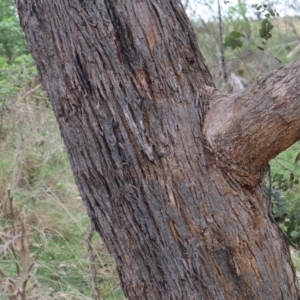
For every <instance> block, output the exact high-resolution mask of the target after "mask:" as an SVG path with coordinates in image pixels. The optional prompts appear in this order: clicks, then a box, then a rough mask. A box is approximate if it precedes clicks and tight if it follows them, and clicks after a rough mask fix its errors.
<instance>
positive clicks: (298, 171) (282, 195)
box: [271, 143, 300, 244]
mask: <svg viewBox="0 0 300 300" xmlns="http://www.w3.org/2000/svg"><path fill="white" fill-rule="evenodd" d="M298 148H299V143H296V144H295V145H293V146H292V147H291V148H289V149H288V150H286V151H284V152H283V153H281V154H280V155H279V156H278V157H277V158H276V159H275V160H273V161H272V166H271V169H272V201H273V214H274V217H275V219H276V220H277V221H278V222H279V223H280V224H281V226H282V228H283V230H284V231H285V232H286V233H287V235H288V236H289V238H290V239H291V240H292V241H293V242H294V243H296V244H300V187H299V178H300V176H299V175H300V165H299V157H300V153H299V149H298Z"/></svg>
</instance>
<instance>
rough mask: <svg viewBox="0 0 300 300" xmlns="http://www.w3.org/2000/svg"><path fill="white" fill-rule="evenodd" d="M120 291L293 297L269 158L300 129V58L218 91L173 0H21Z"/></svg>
mask: <svg viewBox="0 0 300 300" xmlns="http://www.w3.org/2000/svg"><path fill="white" fill-rule="evenodd" d="M17 7H18V11H19V15H20V20H21V25H22V27H23V29H24V31H25V33H26V37H27V40H28V42H29V46H30V50H31V52H32V54H33V56H34V59H35V61H36V64H37V68H38V72H39V75H40V77H41V81H42V83H43V85H44V87H45V89H46V91H47V93H48V95H49V98H50V100H51V102H52V105H53V109H54V112H55V115H56V118H57V121H58V123H59V126H60V130H61V134H62V137H63V139H64V142H65V144H66V147H67V150H68V153H69V157H70V161H71V166H72V169H73V172H74V175H75V178H76V182H77V185H78V187H79V189H80V192H81V195H82V198H83V200H84V202H85V204H86V208H87V212H88V214H89V216H90V218H91V220H92V222H93V224H94V225H95V228H96V230H97V231H98V232H99V234H100V235H101V237H102V238H103V240H104V242H105V244H106V245H107V247H108V249H109V251H110V253H111V254H112V255H113V256H114V258H115V260H116V263H117V269H118V272H119V275H120V278H121V282H122V287H123V289H124V292H125V295H126V296H127V297H128V298H129V299H155V300H156V299H205V300H208V299H214V300H215V299H216V300H222V299H228V300H229V299H230V300H232V299H238V300H241V299H263V300H266V299H270V300H271V299H272V300H275V299H289V300H290V299H300V298H299V292H298V287H297V279H296V276H295V270H294V268H293V265H292V262H291V258H290V253H289V249H288V246H287V245H286V241H285V239H284V237H283V235H282V233H281V231H280V230H279V229H278V226H277V225H276V223H275V222H274V221H273V219H272V218H271V217H270V203H269V200H268V198H267V196H266V195H265V192H264V189H263V185H262V177H263V173H264V170H265V168H266V165H267V163H268V161H269V160H270V159H271V158H273V157H274V156H275V155H276V154H278V153H279V152H280V151H282V150H284V149H285V148H287V147H289V146H290V145H291V144H293V143H294V142H295V141H296V140H298V139H299V138H300V118H299V114H300V101H299V100H298V99H297V98H298V96H299V91H300V86H299V85H300V79H299V74H300V72H299V63H294V64H292V65H289V66H286V67H283V68H281V69H279V70H276V71H275V72H273V74H270V75H269V76H267V77H266V78H264V79H261V80H259V81H258V82H257V83H255V84H254V85H252V86H251V87H249V88H248V89H246V90H245V91H243V92H241V93H239V94H236V95H233V96H226V95H221V94H219V93H218V91H217V90H216V89H215V87H214V84H213V82H212V78H211V75H210V73H209V71H208V69H207V67H206V65H205V62H204V60H203V58H202V56H201V54H200V52H199V50H198V46H197V41H196V37H195V35H194V33H193V30H192V28H191V25H190V23H189V21H188V19H187V17H186V15H185V13H184V10H183V8H182V5H181V4H180V2H179V1H177V0H143V1H131V0H94V1H91V0H81V1H80V0H72V1H67V0H61V1H52V0H48V1H47V0H44V1H41V0H26V1H25V0H18V1H17Z"/></svg>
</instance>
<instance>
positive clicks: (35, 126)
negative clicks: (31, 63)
mask: <svg viewBox="0 0 300 300" xmlns="http://www.w3.org/2000/svg"><path fill="white" fill-rule="evenodd" d="M27 84H28V83H26V86H25V87H24V90H23V89H21V90H20V91H18V93H16V94H14V95H13V96H11V97H9V98H7V99H6V101H5V105H6V110H5V112H4V114H3V115H4V118H3V122H2V128H1V129H2V130H1V132H2V135H1V144H0V187H1V189H0V207H1V214H0V245H1V244H2V245H3V244H5V243H6V242H7V241H8V240H9V238H8V237H7V235H8V234H9V232H10V231H11V229H12V225H11V218H10V213H11V212H10V208H9V201H8V193H9V192H10V195H11V196H13V208H14V209H13V212H14V226H15V227H16V228H17V229H18V228H20V226H19V220H18V218H19V217H20V216H25V224H26V236H27V240H28V243H29V246H30V253H31V261H34V260H35V259H36V264H37V266H38V267H37V270H36V273H35V277H36V280H37V282H38V284H39V286H40V290H41V292H42V294H43V296H44V297H45V298H46V299H93V289H92V285H91V274H90V271H89V266H90V264H91V262H90V261H89V259H88V251H87V243H86V236H87V233H88V231H89V228H90V221H89V218H88V216H87V214H86V211H85V208H84V205H83V203H82V200H81V198H80V195H79V193H78V190H77V187H76V185H75V183H74V178H73V175H72V172H71V169H70V165H69V161H68V157H67V154H66V152H65V148H64V145H63V143H62V140H61V137H60V134H59V132H58V128H57V124H56V120H55V118H54V116H53V113H52V111H51V108H50V107H49V103H48V101H47V100H46V97H45V95H44V94H43V92H41V90H40V88H37V89H36V90H34V91H33V92H32V93H31V94H30V97H22V95H24V94H26V93H28V86H27ZM30 89H32V87H30ZM92 246H93V249H94V253H95V254H96V260H95V262H94V264H95V265H96V267H97V284H98V288H99V289H100V292H101V295H102V297H103V298H104V299H117V300H119V299H120V300H121V299H125V297H124V296H123V293H122V290H121V288H120V284H119V278H118V276H117V273H116V270H115V264H114V261H113V259H112V258H111V256H110V255H109V254H108V252H107V250H106V248H105V246H104V245H103V243H102V241H101V239H100V238H99V236H98V235H97V234H96V233H95V234H94V237H93V240H92ZM15 252H16V257H14V256H13V254H12V252H11V251H7V252H6V253H5V255H2V256H1V258H0V270H1V271H3V272H4V273H5V275H6V276H7V277H9V278H11V279H14V280H15V279H16V278H17V277H18V276H17V268H16V264H19V265H21V259H20V252H19V251H18V250H16V251H15ZM0 294H1V291H0ZM1 299H2V298H1Z"/></svg>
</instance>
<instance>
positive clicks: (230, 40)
mask: <svg viewBox="0 0 300 300" xmlns="http://www.w3.org/2000/svg"><path fill="white" fill-rule="evenodd" d="M244 39H245V35H244V34H242V33H241V32H237V31H232V32H230V33H229V35H228V36H226V37H225V43H224V44H225V46H226V47H231V49H232V50H234V49H235V48H242V47H243V41H244Z"/></svg>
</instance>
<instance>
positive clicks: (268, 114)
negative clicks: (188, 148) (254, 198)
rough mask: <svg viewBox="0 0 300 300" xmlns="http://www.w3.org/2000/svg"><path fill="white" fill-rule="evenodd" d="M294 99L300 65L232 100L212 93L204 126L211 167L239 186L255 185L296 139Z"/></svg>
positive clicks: (299, 110) (299, 126)
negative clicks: (213, 159) (272, 162)
mask: <svg viewBox="0 0 300 300" xmlns="http://www.w3.org/2000/svg"><path fill="white" fill-rule="evenodd" d="M299 96H300V62H299V61H298V62H294V63H291V64H288V65H286V66H284V67H280V68H278V69H277V70H275V71H273V72H272V73H270V74H269V75H267V76H266V77H264V78H262V79H259V80H258V81H257V82H256V83H254V84H252V85H250V86H249V87H248V88H247V89H245V90H244V91H242V92H239V93H237V94H234V95H232V96H226V95H222V94H220V93H218V92H216V93H215V94H214V95H213V96H212V97H211V99H210V109H209V111H208V113H207V114H206V116H205V122H204V133H205V136H206V139H207V142H208V144H209V148H210V149H211V151H212V152H213V153H214V154H215V158H216V159H215V163H216V164H217V165H218V166H219V167H221V168H222V169H225V171H226V172H227V173H228V174H229V175H230V176H232V177H233V178H235V179H237V180H238V181H239V182H240V183H241V184H242V185H249V186H255V185H256V184H258V182H260V180H261V178H262V176H263V172H264V169H265V167H266V165H267V163H268V161H269V160H270V159H271V158H273V157H275V156H276V155H277V154H278V153H280V152H282V151H283V150H285V149H286V148H288V147H289V146H291V145H292V144H293V143H295V142H296V141H297V140H299V139H300V99H299V98H300V97H299ZM228 162H230V164H229V165H228Z"/></svg>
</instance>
